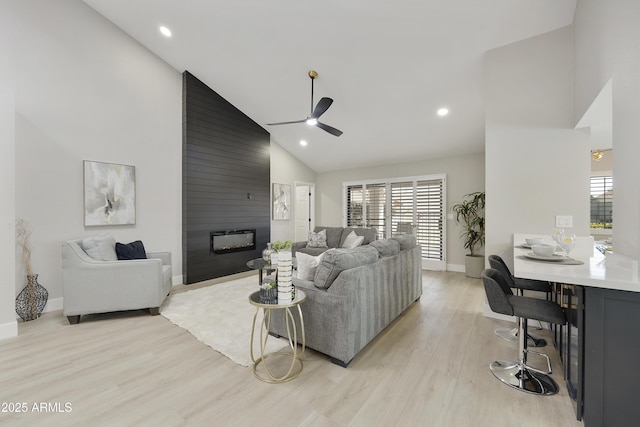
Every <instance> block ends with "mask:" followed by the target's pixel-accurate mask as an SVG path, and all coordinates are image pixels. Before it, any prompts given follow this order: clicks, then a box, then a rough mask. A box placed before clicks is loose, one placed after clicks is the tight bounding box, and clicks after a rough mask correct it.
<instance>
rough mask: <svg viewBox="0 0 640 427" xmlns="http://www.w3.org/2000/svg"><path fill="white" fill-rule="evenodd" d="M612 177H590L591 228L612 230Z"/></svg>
mask: <svg viewBox="0 0 640 427" xmlns="http://www.w3.org/2000/svg"><path fill="white" fill-rule="evenodd" d="M612 212H613V177H612V176H592V177H591V228H592V229H598V230H603V229H604V230H610V229H612V228H613V214H612Z"/></svg>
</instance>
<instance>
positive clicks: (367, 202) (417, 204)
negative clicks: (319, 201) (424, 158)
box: [343, 175, 447, 270]
mask: <svg viewBox="0 0 640 427" xmlns="http://www.w3.org/2000/svg"><path fill="white" fill-rule="evenodd" d="M343 188H344V194H345V203H344V206H343V215H344V217H343V218H344V221H343V225H345V226H352V227H362V226H367V227H375V228H376V229H377V230H378V238H380V239H382V238H388V237H391V236H395V235H398V234H403V233H409V234H414V235H415V236H416V241H417V242H418V244H420V246H421V248H422V267H423V268H428V269H433V270H446V253H447V251H446V239H445V236H446V221H445V218H444V215H445V213H446V212H445V206H446V197H445V195H446V180H445V176H444V175H429V176H420V177H411V178H398V179H390V180H374V181H367V182H358V183H344V184H343Z"/></svg>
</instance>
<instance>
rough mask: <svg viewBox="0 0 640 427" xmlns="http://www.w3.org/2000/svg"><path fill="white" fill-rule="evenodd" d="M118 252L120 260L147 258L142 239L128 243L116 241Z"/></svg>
mask: <svg viewBox="0 0 640 427" xmlns="http://www.w3.org/2000/svg"><path fill="white" fill-rule="evenodd" d="M116 253H117V254H118V259H119V260H130V259H147V253H146V252H145V250H144V245H143V244H142V242H141V241H140V240H136V241H135V242H131V243H127V244H124V243H120V242H118V243H116Z"/></svg>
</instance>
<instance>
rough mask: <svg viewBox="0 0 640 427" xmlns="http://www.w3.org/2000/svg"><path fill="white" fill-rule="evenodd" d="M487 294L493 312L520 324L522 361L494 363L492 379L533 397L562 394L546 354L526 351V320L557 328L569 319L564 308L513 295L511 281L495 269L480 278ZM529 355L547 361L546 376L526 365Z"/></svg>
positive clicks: (489, 270)
mask: <svg viewBox="0 0 640 427" xmlns="http://www.w3.org/2000/svg"><path fill="white" fill-rule="evenodd" d="M480 277H481V278H482V282H483V284H484V290H485V292H486V294H487V301H488V302H489V306H490V307H491V310H492V311H494V312H496V313H500V314H506V315H508V316H516V317H517V321H518V333H517V335H518V351H519V353H520V359H519V360H518V361H516V362H511V361H502V360H499V361H495V362H492V363H491V364H489V369H490V370H491V372H492V373H493V375H494V376H495V377H496V378H497V379H499V380H500V381H502V382H503V383H504V384H506V385H508V386H509V387H512V388H515V389H518V390H520V391H524V392H527V393H532V394H539V395H551V394H556V393H557V392H558V390H559V387H558V384H557V383H556V382H555V381H554V380H553V378H551V377H550V376H549V375H548V374H550V373H551V362H550V360H549V357H548V356H547V355H546V354H542V353H538V352H534V351H530V350H528V349H527V342H528V339H527V333H526V331H527V320H528V319H533V320H539V321H542V322H549V323H555V324H561V325H563V324H565V323H566V316H565V314H564V311H563V310H562V308H561V307H560V306H559V305H558V304H556V303H555V302H553V301H547V300H541V299H537V298H531V297H525V296H520V295H514V294H513V292H512V291H511V287H510V286H509V281H508V279H507V278H505V277H504V275H503V274H502V273H501V272H500V271H498V270H495V269H492V268H488V269H486V270H484V271H483V272H482V274H481V275H480ZM529 353H534V354H537V355H540V356H542V357H544V358H546V360H547V367H548V369H547V371H546V372H543V371H540V370H538V369H535V368H533V367H531V366H529V365H527V356H528V354H529Z"/></svg>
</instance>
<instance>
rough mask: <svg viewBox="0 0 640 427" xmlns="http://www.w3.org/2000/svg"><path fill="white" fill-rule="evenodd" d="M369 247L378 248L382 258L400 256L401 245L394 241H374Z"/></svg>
mask: <svg viewBox="0 0 640 427" xmlns="http://www.w3.org/2000/svg"><path fill="white" fill-rule="evenodd" d="M369 246H373V247H374V248H376V250H377V251H378V254H380V257H381V258H382V257H388V256H394V255H398V254H399V253H400V243H399V242H398V241H397V240H394V239H381V240H374V241H373V242H371V243H369Z"/></svg>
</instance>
